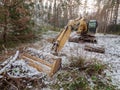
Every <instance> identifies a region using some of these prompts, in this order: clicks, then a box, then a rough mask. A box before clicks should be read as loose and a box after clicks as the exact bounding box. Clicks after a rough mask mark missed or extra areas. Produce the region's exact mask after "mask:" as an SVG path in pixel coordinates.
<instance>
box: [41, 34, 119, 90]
mask: <svg viewBox="0 0 120 90" xmlns="http://www.w3.org/2000/svg"><path fill="white" fill-rule="evenodd" d="M45 37H47V36H45ZM52 37H53V36H52ZM49 38H50V37H49ZM96 39H97V44H91V43H74V42H67V43H66V44H65V46H64V48H63V49H62V50H61V51H60V52H59V56H60V57H61V58H62V65H66V64H69V63H70V62H69V59H70V58H71V57H74V56H82V57H84V58H86V59H88V60H89V59H92V58H96V59H98V60H101V61H102V62H103V63H105V64H107V65H108V66H110V67H111V69H110V71H106V73H107V75H108V76H110V77H112V82H113V84H115V85H117V86H118V88H119V89H120V36H118V35H110V34H107V35H104V34H96ZM44 42H45V41H44ZM85 45H93V46H101V47H103V48H105V53H104V54H101V53H96V52H89V51H85V50H84V46H85ZM50 49H51V44H50V43H48V44H46V45H45V47H44V48H43V50H44V51H47V52H50Z"/></svg>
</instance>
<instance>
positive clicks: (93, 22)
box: [88, 20, 98, 34]
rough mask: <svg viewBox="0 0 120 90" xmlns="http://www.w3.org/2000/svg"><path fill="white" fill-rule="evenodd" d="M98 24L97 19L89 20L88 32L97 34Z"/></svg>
mask: <svg viewBox="0 0 120 90" xmlns="http://www.w3.org/2000/svg"><path fill="white" fill-rule="evenodd" d="M97 26H98V23H97V20H89V22H88V33H92V34H95V33H96V28H97Z"/></svg>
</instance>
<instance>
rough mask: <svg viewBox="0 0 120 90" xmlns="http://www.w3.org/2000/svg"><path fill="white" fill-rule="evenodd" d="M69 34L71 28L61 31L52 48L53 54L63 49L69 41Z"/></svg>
mask: <svg viewBox="0 0 120 90" xmlns="http://www.w3.org/2000/svg"><path fill="white" fill-rule="evenodd" d="M70 34H71V26H67V27H66V28H65V29H63V30H62V31H61V32H60V33H59V35H58V36H57V38H56V40H55V42H54V43H53V46H52V50H53V51H54V52H55V53H58V52H59V51H60V50H61V49H62V48H63V46H64V45H65V43H66V41H67V40H68V39H69V36H70Z"/></svg>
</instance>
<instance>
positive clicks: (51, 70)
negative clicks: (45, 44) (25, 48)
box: [20, 52, 61, 77]
mask: <svg viewBox="0 0 120 90" xmlns="http://www.w3.org/2000/svg"><path fill="white" fill-rule="evenodd" d="M42 54H44V52H43V53H42ZM45 54H46V53H45ZM49 55H50V54H48V56H47V54H46V56H47V57H44V55H43V56H42V57H44V59H46V58H47V59H49V61H48V60H43V59H41V58H39V57H37V56H33V55H31V54H30V53H23V54H21V56H20V58H21V59H23V60H25V61H27V63H28V64H29V65H30V66H32V67H34V68H36V69H37V70H38V71H40V72H44V73H46V74H47V75H48V76H50V77H52V76H53V75H54V74H55V73H56V72H57V71H58V70H59V68H60V67H61V58H56V57H54V56H53V55H50V57H49Z"/></svg>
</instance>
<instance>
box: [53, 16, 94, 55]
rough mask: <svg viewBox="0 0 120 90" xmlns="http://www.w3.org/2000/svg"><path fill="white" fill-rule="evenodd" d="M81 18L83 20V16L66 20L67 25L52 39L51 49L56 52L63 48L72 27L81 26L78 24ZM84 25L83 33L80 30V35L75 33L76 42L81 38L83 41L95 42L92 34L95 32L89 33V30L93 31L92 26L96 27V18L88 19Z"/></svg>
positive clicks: (77, 27)
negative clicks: (76, 36)
mask: <svg viewBox="0 0 120 90" xmlns="http://www.w3.org/2000/svg"><path fill="white" fill-rule="evenodd" d="M81 20H83V18H82V19H80V18H78V19H75V20H70V21H69V22H68V24H67V26H65V28H64V29H63V30H62V31H61V32H60V33H59V34H58V36H57V37H56V39H55V40H54V43H53V46H52V50H53V51H54V52H55V53H56V54H57V53H58V52H59V51H60V50H61V49H62V48H63V46H64V45H65V43H66V41H67V40H69V37H70V34H71V32H72V30H73V29H74V30H75V29H79V28H80V27H82V28H83V26H82V25H80V24H81ZM82 24H83V23H82ZM90 25H91V26H93V28H91V27H90ZM84 26H85V27H84V28H85V29H86V31H85V33H83V34H82V32H80V33H81V35H80V33H78V34H77V35H78V36H79V37H78V38H77V40H78V42H79V41H80V40H83V41H88V42H93V43H96V39H95V36H94V35H93V34H95V32H94V33H92V34H91V31H93V29H94V27H96V20H93V21H92V20H90V21H89V22H88V24H87V23H86V24H85V25H84ZM78 31H80V30H77V32H78ZM94 31H96V29H94ZM77 32H76V33H77ZM69 41H72V40H69Z"/></svg>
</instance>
